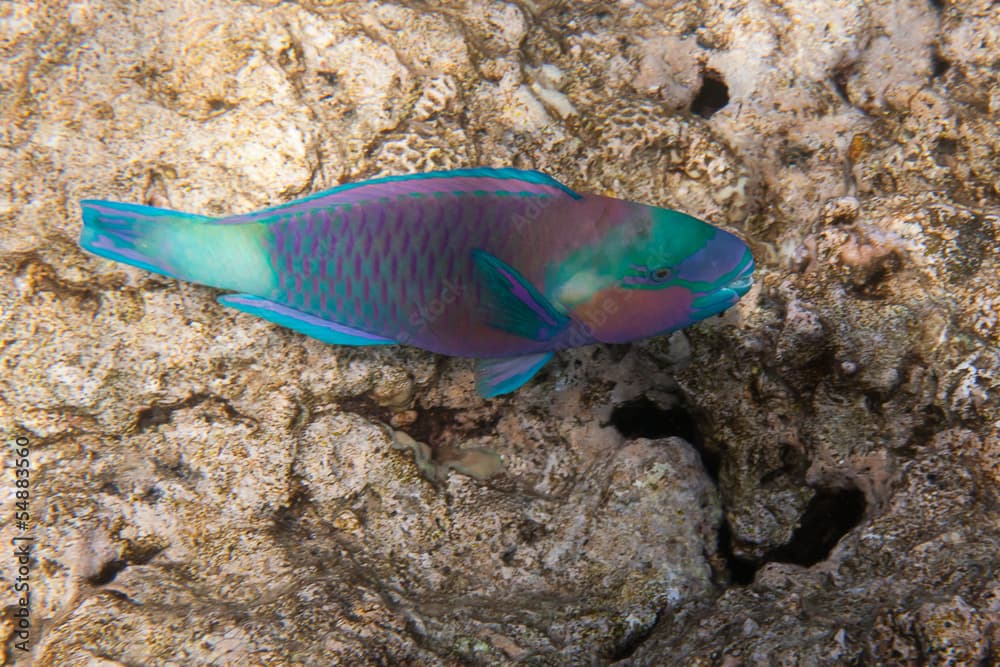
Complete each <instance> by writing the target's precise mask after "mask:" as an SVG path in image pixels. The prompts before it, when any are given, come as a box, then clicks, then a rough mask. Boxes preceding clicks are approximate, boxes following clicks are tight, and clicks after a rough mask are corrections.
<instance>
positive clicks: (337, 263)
mask: <svg viewBox="0 0 1000 667" xmlns="http://www.w3.org/2000/svg"><path fill="white" fill-rule="evenodd" d="M513 195H518V196H517V197H514V196H513ZM550 196H551V195H549V194H547V193H533V192H518V193H512V192H508V191H505V190H492V191H484V190H474V191H462V190H453V191H450V192H431V193H424V192H406V193H395V194H394V195H388V196H382V197H379V198H377V199H374V200H361V201H353V202H349V203H343V204H333V205H330V206H326V207H323V208H313V209H311V210H302V209H300V210H297V211H294V212H289V213H286V214H285V215H278V216H276V217H275V218H274V219H273V221H272V222H270V223H269V228H270V234H271V238H272V242H271V244H270V261H271V264H272V266H273V267H274V268H275V273H276V275H277V278H278V284H277V288H276V290H275V292H273V293H272V294H270V295H269V298H271V299H272V300H274V301H277V302H279V303H283V304H286V305H288V306H291V307H292V308H295V309H296V310H300V311H302V312H305V313H308V314H310V315H315V316H317V317H321V318H324V319H328V320H332V321H334V322H338V323H341V324H345V325H347V326H351V327H355V328H358V329H361V330H363V331H370V332H379V333H381V334H383V335H392V334H393V333H398V334H399V335H403V336H405V337H407V338H412V336H413V335H414V334H415V333H417V332H414V331H413V328H414V327H415V326H417V324H419V323H420V322H424V321H426V320H420V314H422V313H427V312H428V310H429V309H433V308H435V302H441V301H442V300H445V299H447V300H448V304H447V305H454V304H457V298H458V294H462V295H464V297H465V298H473V299H474V298H476V291H477V290H478V287H477V285H476V281H475V280H474V276H473V273H474V268H473V265H472V261H471V250H472V249H473V248H482V249H486V250H488V251H490V252H506V251H508V250H509V249H510V248H511V247H512V246H513V240H514V239H513V233H514V231H515V230H513V229H511V227H510V224H511V223H512V221H513V220H514V219H515V217H516V215H511V214H517V213H518V212H522V213H523V211H520V209H521V208H522V207H525V208H526V207H528V206H530V205H531V204H532V202H531V201H530V200H531V199H535V200H539V199H546V198H549V197H550ZM512 199H514V200H520V201H517V202H515V203H514V205H513V206H512ZM501 204H502V206H501ZM449 289H450V290H451V292H448V290H449ZM451 310H455V309H451ZM462 312H464V313H465V314H466V315H467V310H466V311H462ZM435 315H436V316H437V317H439V318H440V319H441V320H442V322H441V323H442V324H448V323H449V322H448V320H449V318H452V319H454V317H455V316H457V315H458V313H457V312H456V313H454V314H452V313H451V312H450V310H449V312H444V311H443V310H442V312H440V313H435ZM415 321H416V322H417V324H415ZM451 323H452V324H454V322H451Z"/></svg>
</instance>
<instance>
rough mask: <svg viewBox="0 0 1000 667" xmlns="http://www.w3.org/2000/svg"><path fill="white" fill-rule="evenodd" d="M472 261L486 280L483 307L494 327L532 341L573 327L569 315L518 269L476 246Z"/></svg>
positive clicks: (552, 335)
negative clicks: (543, 294)
mask: <svg viewBox="0 0 1000 667" xmlns="http://www.w3.org/2000/svg"><path fill="white" fill-rule="evenodd" d="M472 261H473V263H474V264H475V266H476V271H477V273H478V274H479V278H480V280H481V281H482V287H483V289H482V291H481V294H482V299H481V301H480V303H479V310H480V312H481V314H482V316H483V319H484V320H485V321H486V323H487V324H489V325H490V326H491V327H493V328H495V329H499V330H501V331H506V332H507V333H512V334H514V335H517V336H522V337H524V338H530V339H531V340H550V339H552V338H554V337H555V336H556V334H558V333H559V332H560V331H562V330H563V329H565V328H566V327H567V326H569V322H570V320H569V317H568V316H567V315H566V314H565V313H564V312H562V310H561V309H559V308H557V307H556V306H554V305H553V304H552V302H550V301H549V300H548V299H546V298H545V297H544V296H542V294H541V293H540V292H539V291H538V290H537V289H535V287H534V285H532V284H531V283H530V282H528V281H527V280H525V278H524V276H522V275H521V274H520V273H518V272H517V270H516V269H514V268H512V267H511V266H509V265H507V264H506V263H504V262H503V261H502V260H500V259H498V258H496V257H494V256H493V255H491V254H490V253H488V252H486V251H484V250H479V249H475V250H473V251H472Z"/></svg>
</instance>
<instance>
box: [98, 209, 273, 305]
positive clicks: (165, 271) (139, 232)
mask: <svg viewBox="0 0 1000 667" xmlns="http://www.w3.org/2000/svg"><path fill="white" fill-rule="evenodd" d="M80 206H81V208H82V209H83V229H82V230H81V232H80V246H81V247H82V248H83V249H84V250H87V251H88V252H91V253H93V254H95V255H98V256H100V257H105V258H107V259H111V260H114V261H116V262H122V263H124V264H130V265H132V266H137V267H139V268H141V269H146V270H147V271H152V272H154V273H159V274H161V275H164V276H170V277H171V278H180V279H182V280H189V281H192V282H197V283H202V284H204V285H211V286H213V287H221V288H223V289H232V290H238V291H240V292H247V293H250V294H256V295H267V294H268V293H269V291H270V289H271V288H272V287H273V286H274V283H275V278H274V270H273V269H272V267H271V263H270V259H269V255H268V253H267V251H266V249H265V246H266V239H267V235H268V234H269V232H268V229H267V226H266V225H261V224H226V223H225V221H221V222H220V221H218V220H216V219H215V218H210V217H207V216H203V215H195V214H192V213H181V212H179V211H172V210H169V209H163V208H155V207H153V206H142V205H140V204H124V203H119V202H111V201H96V200H85V201H81V202H80Z"/></svg>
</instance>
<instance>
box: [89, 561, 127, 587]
mask: <svg viewBox="0 0 1000 667" xmlns="http://www.w3.org/2000/svg"><path fill="white" fill-rule="evenodd" d="M126 567H128V561H126V560H125V559H124V558H116V559H114V560H109V561H108V562H107V563H105V564H104V565H102V566H101V569H100V571H99V572H98V573H97V574H94V575H91V576H89V577H87V582H88V583H90V584H93V585H94V586H103V585H105V584H110V583H111V582H112V581H114V580H115V577H117V576H118V573H120V572H121V571H122V570H124V569H125V568H126Z"/></svg>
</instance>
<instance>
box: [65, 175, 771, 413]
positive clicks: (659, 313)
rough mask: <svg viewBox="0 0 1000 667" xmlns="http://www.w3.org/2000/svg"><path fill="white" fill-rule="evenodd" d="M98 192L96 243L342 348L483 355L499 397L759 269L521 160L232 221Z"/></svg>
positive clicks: (731, 250) (480, 375)
mask: <svg viewBox="0 0 1000 667" xmlns="http://www.w3.org/2000/svg"><path fill="white" fill-rule="evenodd" d="M80 204H81V207H82V210H83V230H82V232H81V234H80V245H81V246H82V247H83V248H84V249H86V250H88V251H90V252H92V253H94V254H96V255H99V256H101V257H106V258H109V259H112V260H115V261H118V262H124V263H126V264H131V265H133V266H137V267H141V268H143V269H146V270H149V271H153V272H156V273H159V274H163V275H166V276H172V277H175V278H180V279H183V280H188V281H193V282H197V283H203V284H205V285H211V286H214V287H218V288H222V289H224V290H230V291H232V292H235V293H233V294H225V295H222V296H220V297H219V301H220V302H221V303H222V304H223V305H226V306H230V307H232V308H236V309H237V310H241V311H244V312H247V313H250V314H252V315H256V316H258V317H261V318H264V319H265V320H268V321H270V322H274V323H276V324H279V325H282V326H285V327H288V328H290V329H293V330H295V331H298V332H301V333H304V334H306V335H308V336H312V337H313V338H317V339H319V340H321V341H324V342H327V343H332V344H335V345H389V344H394V343H404V344H409V345H414V346H417V347H420V348H423V349H425V350H430V351H431V352H436V353H441V354H447V355H452V356H462V357H474V358H476V359H477V362H476V387H477V389H478V391H479V393H480V394H481V395H482V396H485V397H492V396H497V395H499V394H504V393H507V392H510V391H513V390H515V389H517V388H518V387H519V386H521V385H522V384H524V383H525V382H527V381H528V380H529V379H531V377H532V376H533V375H534V374H535V373H536V372H538V370H539V369H540V368H542V367H543V366H544V365H545V364H546V363H547V362H548V361H549V360H550V359H551V358H552V355H553V353H554V352H555V351H558V350H563V349H567V348H572V347H577V346H581V345H588V344H592V343H622V342H627V341H632V340H637V339H641V338H646V337H649V336H656V335H659V334H663V333H667V332H670V331H674V330H677V329H680V328H683V327H686V326H688V325H691V324H693V323H695V322H697V321H699V320H702V319H704V318H706V317H709V316H711V315H715V314H717V313H720V312H722V311H724V310H726V309H728V308H730V307H731V306H733V305H734V304H735V303H736V302H737V301H738V300H739V299H740V297H741V296H743V295H744V294H745V293H746V292H747V290H749V289H750V286H751V282H752V275H753V269H754V261H753V256H752V255H751V253H750V249H749V248H748V247H747V245H746V243H744V242H743V241H742V240H740V239H739V238H738V237H736V236H735V235H733V234H731V233H729V232H726V231H724V230H722V229H720V228H718V227H715V226H713V225H710V224H708V223H707V222H703V221H702V220H699V219H697V218H694V217H692V216H690V215H687V214H684V213H681V212H679V211H674V210H670V209H666V208H658V207H655V206H647V205H643V204H638V203H633V202H629V201H623V200H621V199H615V198H612V197H607V196H601V195H596V194H580V193H577V192H575V191H573V190H572V189H570V188H569V187H567V186H565V185H563V184H562V183H560V182H559V181H557V180H556V179H554V178H552V177H550V176H547V175H545V174H543V173H541V172H537V171H525V170H519V169H487V168H478V169H460V170H452V171H438V172H431V173H424V174H411V175H404V176H389V177H385V178H377V179H374V180H368V181H363V182H359V183H351V184H347V185H341V186H339V187H335V188H333V189H332V190H327V191H325V192H320V193H318V194H315V195H312V196H309V197H306V198H304V199H299V200H297V201H293V202H290V203H287V204H282V205H279V206H274V207H271V208H265V209H263V210H260V211H257V212H255V213H249V214H243V215H233V216H230V217H223V218H211V217H206V216H201V215H194V214H190V213H180V212H177V211H171V210H167V209H161V208H153V207H149V206H141V205H137V204H125V203H117V202H109V201H94V200H88V201H82V202H80Z"/></svg>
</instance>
